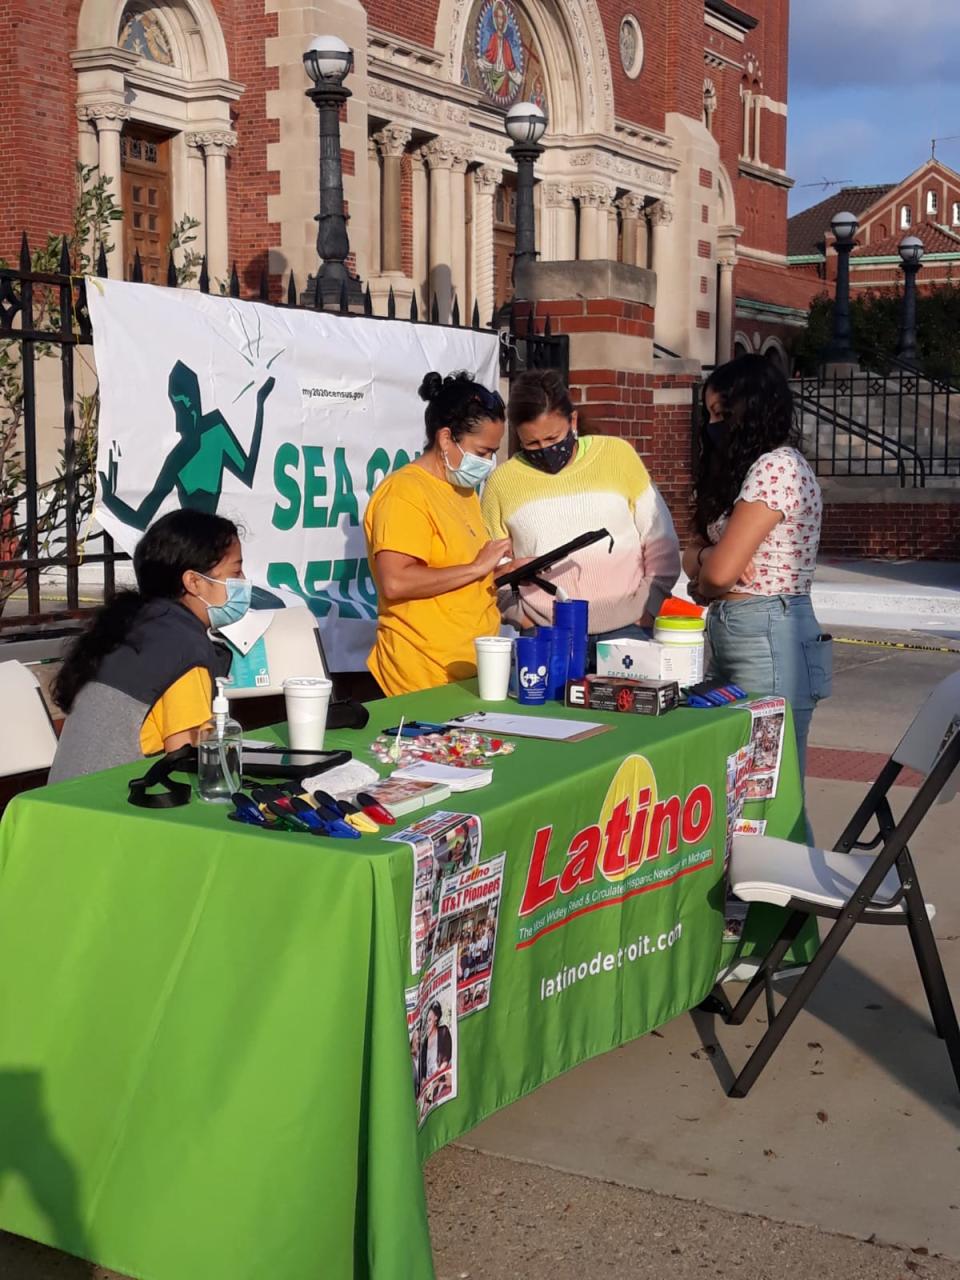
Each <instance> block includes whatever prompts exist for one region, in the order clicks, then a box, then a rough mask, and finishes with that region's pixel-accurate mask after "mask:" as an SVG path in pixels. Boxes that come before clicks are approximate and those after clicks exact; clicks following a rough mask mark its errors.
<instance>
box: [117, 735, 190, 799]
mask: <svg viewBox="0 0 960 1280" xmlns="http://www.w3.org/2000/svg"><path fill="white" fill-rule="evenodd" d="M196 767H197V749H196V747H192V746H189V745H187V746H185V747H180V748H178V750H176V751H171V752H170V753H169V754H168V755H165V756H162V757H161V759H159V760H158V761H157V762H156V763H155V764H153V765H151V766H150V768H149V769H148V770H147V772H146V773H145V774H144V775H143V777H142V778H131V779H130V784H129V785H130V794H129V795H128V796H127V800H128V802H129V803H130V804H133V805H136V806H137V808H139V809H177V808H179V807H180V805H184V804H189V802H190V796H191V793H192V791H193V787H192V786H191V784H190V783H189V782H174V780H173V779H172V778H171V777H170V775H171V773H193V772H195V771H196ZM150 787H163V788H164V790H163V791H156V792H152V793H148V788H150Z"/></svg>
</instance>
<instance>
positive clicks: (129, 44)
mask: <svg viewBox="0 0 960 1280" xmlns="http://www.w3.org/2000/svg"><path fill="white" fill-rule="evenodd" d="M118 43H119V45H120V48H121V49H128V50H129V51H130V52H131V53H135V54H137V55H138V56H139V57H141V58H145V59H146V61H147V62H160V63H163V64H164V65H165V66H168V67H172V66H173V53H172V51H171V49H170V41H169V40H168V39H167V33H166V32H165V31H164V29H163V27H162V26H161V24H160V20H159V19H158V18H157V16H156V14H154V13H150V12H149V11H147V12H144V11H141V10H139V9H127V10H125V11H124V15H123V18H122V19H121V21H120V39H119V41H118Z"/></svg>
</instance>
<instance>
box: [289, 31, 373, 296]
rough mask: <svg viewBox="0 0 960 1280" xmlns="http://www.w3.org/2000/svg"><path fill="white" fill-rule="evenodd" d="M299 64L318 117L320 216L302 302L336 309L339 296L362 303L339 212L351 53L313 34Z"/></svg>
mask: <svg viewBox="0 0 960 1280" xmlns="http://www.w3.org/2000/svg"><path fill="white" fill-rule="evenodd" d="M303 65H304V69H305V70H306V72H307V75H308V76H309V77H310V79H311V80H312V81H313V87H312V88H311V89H308V90H307V91H306V92H307V97H308V98H310V99H311V101H312V102H313V104H314V106H315V107H316V108H317V111H318V113H319V116H320V212H319V213H318V214H316V215H315V219H314V220H315V221H316V223H317V253H318V255H319V256H320V258H321V266H320V270H319V272H318V273H317V277H316V278H315V279H314V278H312V277H311V278H310V279H309V280H308V281H307V288H306V291H305V294H304V298H303V301H304V302H306V303H307V304H308V305H310V304H313V303H315V302H317V301H319V302H320V304H321V306H323V307H324V308H327V307H334V308H335V307H337V306H339V305H340V302H341V300H342V299H343V296H344V294H346V299H347V302H348V304H350V305H354V306H356V305H359V304H361V303H362V300H363V298H362V291H361V288H360V281H359V280H358V278H357V277H356V276H354V275H351V274H350V272H349V271H348V269H347V265H346V261H347V257H348V255H349V253H350V241H349V239H348V237H347V219H346V216H345V214H344V209H343V164H342V160H341V156H340V111H341V109H342V107H343V105H344V103H345V102H346V101H347V99H348V98H349V97H350V96H351V94H350V90H349V89H348V88H347V87H346V86H345V85H344V83H343V82H344V80H345V79H346V78H347V76H348V75H349V73H350V72H351V71H352V70H353V50H352V49H351V48H350V46H349V45H347V44H345V43H344V42H343V41H342V40H341V39H340V38H339V37H338V36H317V37H316V39H314V40H311V42H310V45H309V48H308V49H307V51H306V53H305V54H304V55H303Z"/></svg>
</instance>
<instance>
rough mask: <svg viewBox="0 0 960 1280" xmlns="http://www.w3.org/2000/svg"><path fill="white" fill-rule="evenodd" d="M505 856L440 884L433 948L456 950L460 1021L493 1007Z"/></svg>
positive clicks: (439, 952) (438, 950) (503, 854)
mask: <svg viewBox="0 0 960 1280" xmlns="http://www.w3.org/2000/svg"><path fill="white" fill-rule="evenodd" d="M506 856H507V855H506V854H505V853H501V854H499V855H498V856H497V857H496V858H491V859H490V860H489V861H488V862H480V863H478V864H477V866H475V867H471V868H470V870H469V871H460V872H458V873H457V874H456V875H452V876H447V877H446V878H445V879H444V880H443V882H442V885H441V889H440V912H439V919H438V923H437V932H436V938H435V942H434V947H435V952H436V953H437V954H442V953H443V952H445V951H446V950H447V949H448V948H450V947H453V948H456V953H457V1016H458V1017H460V1018H465V1017H466V1016H467V1015H468V1014H471V1013H476V1012H477V1010H478V1009H485V1008H486V1007H487V1005H488V1004H489V1002H490V983H491V980H492V978H493V957H494V950H495V948H496V943H497V923H498V918H499V915H500V895H501V893H502V891H503V865H504V862H505V861H506Z"/></svg>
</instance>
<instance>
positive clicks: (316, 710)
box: [283, 676, 333, 751]
mask: <svg viewBox="0 0 960 1280" xmlns="http://www.w3.org/2000/svg"><path fill="white" fill-rule="evenodd" d="M332 694H333V681H332V680H325V679H323V677H322V676H291V677H290V678H289V679H287V680H284V682H283V699H284V702H285V703H286V707H287V741H288V745H289V746H291V747H293V748H294V750H296V751H322V750H323V737H324V734H325V732H326V728H327V710H328V708H329V706H330V698H331V696H332Z"/></svg>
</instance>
